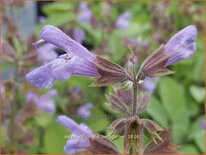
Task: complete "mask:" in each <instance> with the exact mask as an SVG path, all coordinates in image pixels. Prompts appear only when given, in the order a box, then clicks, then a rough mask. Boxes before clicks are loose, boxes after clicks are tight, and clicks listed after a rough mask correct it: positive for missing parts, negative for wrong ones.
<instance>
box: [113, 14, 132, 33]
mask: <svg viewBox="0 0 206 155" xmlns="http://www.w3.org/2000/svg"><path fill="white" fill-rule="evenodd" d="M130 18H131V13H130V12H125V13H123V14H122V15H120V16H119V17H118V19H117V21H116V27H117V28H118V29H127V28H128V27H129V20H130Z"/></svg>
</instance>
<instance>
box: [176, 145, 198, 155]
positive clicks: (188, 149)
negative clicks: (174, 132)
mask: <svg viewBox="0 0 206 155" xmlns="http://www.w3.org/2000/svg"><path fill="white" fill-rule="evenodd" d="M180 152H182V153H183V154H199V152H198V150H197V148H196V147H195V146H194V145H183V146H181V147H180Z"/></svg>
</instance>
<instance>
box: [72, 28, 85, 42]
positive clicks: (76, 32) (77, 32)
mask: <svg viewBox="0 0 206 155" xmlns="http://www.w3.org/2000/svg"><path fill="white" fill-rule="evenodd" d="M72 32H73V38H74V40H76V41H77V42H78V43H80V44H82V42H83V40H84V38H85V35H86V34H85V31H84V30H83V29H79V28H75V29H73V31H72Z"/></svg>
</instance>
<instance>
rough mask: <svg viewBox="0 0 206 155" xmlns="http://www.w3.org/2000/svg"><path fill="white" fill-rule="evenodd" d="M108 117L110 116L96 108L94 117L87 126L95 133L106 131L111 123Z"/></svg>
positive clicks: (92, 116) (93, 111) (93, 112)
mask: <svg viewBox="0 0 206 155" xmlns="http://www.w3.org/2000/svg"><path fill="white" fill-rule="evenodd" d="M107 116H108V115H106V114H105V113H104V112H102V111H101V110H100V109H99V108H97V107H96V108H95V109H93V110H92V115H91V117H90V119H89V120H88V121H87V124H88V126H89V127H90V128H91V129H92V131H94V132H99V131H104V130H105V129H106V128H107V127H108V125H109V123H110V121H109V120H108V117H107Z"/></svg>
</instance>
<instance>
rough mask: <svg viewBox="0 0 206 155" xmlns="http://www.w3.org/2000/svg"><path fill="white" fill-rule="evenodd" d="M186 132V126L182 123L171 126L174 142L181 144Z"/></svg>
mask: <svg viewBox="0 0 206 155" xmlns="http://www.w3.org/2000/svg"><path fill="white" fill-rule="evenodd" d="M187 134H188V128H185V125H184V124H174V125H173V126H172V141H173V142H174V143H175V144H181V143H182V142H183V141H184V140H185V138H184V137H185V136H186V135H187Z"/></svg>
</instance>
